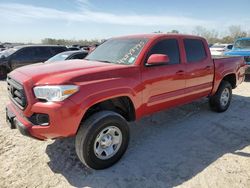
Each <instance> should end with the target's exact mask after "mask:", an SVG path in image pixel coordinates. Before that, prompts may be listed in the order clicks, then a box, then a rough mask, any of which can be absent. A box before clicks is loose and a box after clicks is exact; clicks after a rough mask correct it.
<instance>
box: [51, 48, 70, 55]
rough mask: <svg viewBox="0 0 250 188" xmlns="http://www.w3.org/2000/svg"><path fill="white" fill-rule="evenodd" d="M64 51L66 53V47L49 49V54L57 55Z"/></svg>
mask: <svg viewBox="0 0 250 188" xmlns="http://www.w3.org/2000/svg"><path fill="white" fill-rule="evenodd" d="M64 51H67V48H66V47H51V52H52V54H53V55H56V54H59V53H61V52H64Z"/></svg>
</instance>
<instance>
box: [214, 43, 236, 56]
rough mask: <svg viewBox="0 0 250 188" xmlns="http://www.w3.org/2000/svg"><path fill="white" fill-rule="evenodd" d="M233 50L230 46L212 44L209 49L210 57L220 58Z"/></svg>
mask: <svg viewBox="0 0 250 188" xmlns="http://www.w3.org/2000/svg"><path fill="white" fill-rule="evenodd" d="M232 48H233V45H232V44H214V45H213V46H211V47H210V51H211V54H212V56H222V55H224V53H225V52H227V51H229V50H231V49H232Z"/></svg>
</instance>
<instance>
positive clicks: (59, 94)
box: [33, 85, 79, 102]
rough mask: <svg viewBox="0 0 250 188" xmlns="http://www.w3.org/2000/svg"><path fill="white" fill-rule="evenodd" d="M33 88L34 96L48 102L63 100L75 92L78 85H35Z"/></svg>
mask: <svg viewBox="0 0 250 188" xmlns="http://www.w3.org/2000/svg"><path fill="white" fill-rule="evenodd" d="M33 90H34V93H35V96H36V98H38V99H44V100H46V101H49V102H52V101H53V102H57V101H63V100H64V99H66V98H68V97H69V96H71V95H73V94H74V93H76V92H77V91H78V90H79V87H78V86H76V85H58V86H37V87H34V89H33Z"/></svg>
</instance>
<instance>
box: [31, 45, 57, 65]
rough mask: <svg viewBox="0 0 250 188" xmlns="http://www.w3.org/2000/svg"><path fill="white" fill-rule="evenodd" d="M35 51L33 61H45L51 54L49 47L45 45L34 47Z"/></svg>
mask: <svg viewBox="0 0 250 188" xmlns="http://www.w3.org/2000/svg"><path fill="white" fill-rule="evenodd" d="M35 52H36V55H35V58H34V63H39V62H45V61H47V60H48V59H49V58H50V57H52V56H53V55H52V52H51V50H50V47H47V46H41V47H36V50H35Z"/></svg>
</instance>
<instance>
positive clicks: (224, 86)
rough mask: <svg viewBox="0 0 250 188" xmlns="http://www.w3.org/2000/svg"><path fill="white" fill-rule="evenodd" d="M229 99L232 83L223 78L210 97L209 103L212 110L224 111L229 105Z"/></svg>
mask: <svg viewBox="0 0 250 188" xmlns="http://www.w3.org/2000/svg"><path fill="white" fill-rule="evenodd" d="M231 99H232V85H231V84H230V83H229V82H227V81H224V80H223V81H222V82H221V84H220V86H219V89H218V90H217V92H216V93H215V95H214V96H211V97H210V99H209V104H210V107H211V109H212V110H213V111H216V112H224V111H226V110H227V109H228V107H229V106H230V103H231Z"/></svg>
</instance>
